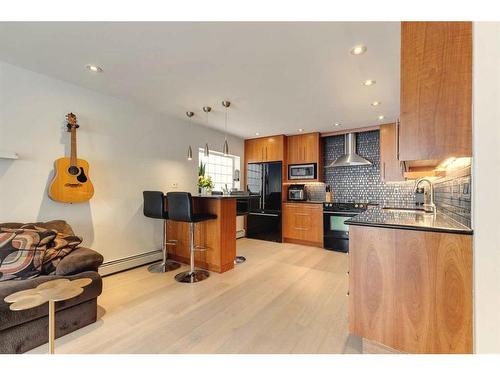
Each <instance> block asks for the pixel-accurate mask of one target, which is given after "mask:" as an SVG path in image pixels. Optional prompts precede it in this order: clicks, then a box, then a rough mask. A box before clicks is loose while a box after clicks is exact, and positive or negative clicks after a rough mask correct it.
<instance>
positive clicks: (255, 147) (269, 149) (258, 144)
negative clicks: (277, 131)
mask: <svg viewBox="0 0 500 375" xmlns="http://www.w3.org/2000/svg"><path fill="white" fill-rule="evenodd" d="M284 149H285V136H284V135H275V136H272V137H263V138H253V139H246V140H245V160H246V162H247V163H261V162H268V161H283V157H284Z"/></svg>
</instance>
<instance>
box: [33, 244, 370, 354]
mask: <svg viewBox="0 0 500 375" xmlns="http://www.w3.org/2000/svg"><path fill="white" fill-rule="evenodd" d="M237 249H238V254H240V255H244V256H246V258H247V261H246V262H245V263H243V264H241V265H237V266H236V267H235V269H234V270H231V271H228V272H226V273H224V274H216V273H211V277H210V278H209V279H207V280H205V281H203V282H201V283H197V284H192V285H188V284H179V283H177V282H175V281H174V274H175V273H176V272H179V271H173V272H169V273H167V274H151V273H148V271H147V269H146V267H140V268H137V269H133V270H130V271H126V272H122V273H119V274H115V275H111V276H108V277H105V278H104V290H103V294H102V295H101V296H100V297H99V300H98V303H99V306H100V312H99V314H100V319H99V320H98V321H97V322H96V323H94V324H92V325H90V326H88V327H85V328H83V329H80V330H78V331H76V332H73V333H72V334H69V335H67V336H64V337H62V338H60V339H58V340H57V341H56V352H57V353H360V352H361V340H360V339H359V338H357V337H354V336H350V335H349V333H348V324H347V297H346V291H347V283H348V281H347V276H346V271H347V264H348V262H347V255H346V254H342V253H337V252H331V251H326V250H323V249H319V248H313V247H306V246H301V245H293V244H278V243H271V242H264V241H257V240H250V239H240V240H238V242H237ZM184 269H187V266H184V267H182V268H181V270H184ZM46 350H47V346H46V345H44V346H41V347H39V348H36V349H34V350H32V351H31V353H46Z"/></svg>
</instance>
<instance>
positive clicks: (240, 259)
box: [234, 255, 247, 264]
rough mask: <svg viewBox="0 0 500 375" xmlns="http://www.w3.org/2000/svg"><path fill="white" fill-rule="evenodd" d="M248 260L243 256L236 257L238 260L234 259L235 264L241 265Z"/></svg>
mask: <svg viewBox="0 0 500 375" xmlns="http://www.w3.org/2000/svg"><path fill="white" fill-rule="evenodd" d="M246 260H247V258H245V257H244V256H243V255H236V258H234V264H241V263H243V262H245V261H246Z"/></svg>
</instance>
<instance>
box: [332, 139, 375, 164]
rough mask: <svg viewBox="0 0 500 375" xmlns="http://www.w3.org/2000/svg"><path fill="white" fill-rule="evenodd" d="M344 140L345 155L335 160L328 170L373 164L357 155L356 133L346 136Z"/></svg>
mask: <svg viewBox="0 0 500 375" xmlns="http://www.w3.org/2000/svg"><path fill="white" fill-rule="evenodd" d="M344 137H345V139H344V155H342V156H341V157H339V158H337V159H335V160H334V161H333V162H332V163H330V164H329V165H327V166H326V168H336V167H351V166H354V165H371V164H372V163H371V162H370V161H368V160H366V159H365V158H363V157H361V156H359V155H358V154H357V153H356V133H349V134H346V135H345V136H344Z"/></svg>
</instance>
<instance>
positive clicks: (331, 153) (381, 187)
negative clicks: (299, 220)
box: [323, 130, 415, 205]
mask: <svg viewBox="0 0 500 375" xmlns="http://www.w3.org/2000/svg"><path fill="white" fill-rule="evenodd" d="M379 141H380V139H379V131H378V130H375V131H370V132H363V133H358V134H357V152H358V154H359V155H361V156H363V157H364V158H366V159H368V160H369V161H371V162H372V165H359V166H352V167H339V168H325V169H324V171H325V176H324V177H325V179H324V181H325V183H326V184H328V185H330V186H331V188H332V192H333V199H334V200H335V201H345V202H349V201H355V202H374V203H379V204H384V203H388V202H398V203H399V204H404V205H408V204H413V203H414V201H415V195H414V193H413V186H414V182H413V181H405V182H391V183H383V182H382V181H380V146H379ZM323 142H324V150H325V155H324V158H325V161H324V162H325V165H328V164H330V163H331V162H332V161H333V160H335V159H337V158H338V157H339V156H342V155H343V154H344V136H343V135H339V136H334V137H326V138H324V139H323Z"/></svg>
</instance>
